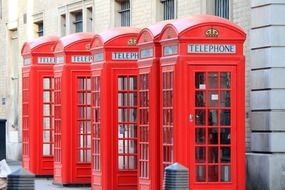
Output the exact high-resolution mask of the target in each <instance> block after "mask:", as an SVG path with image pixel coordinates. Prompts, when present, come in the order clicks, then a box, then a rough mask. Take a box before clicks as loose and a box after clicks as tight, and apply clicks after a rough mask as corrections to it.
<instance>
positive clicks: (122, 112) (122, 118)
mask: <svg viewBox="0 0 285 190" xmlns="http://www.w3.org/2000/svg"><path fill="white" fill-rule="evenodd" d="M127 118H128V110H127V109H123V108H122V109H118V121H119V122H127Z"/></svg>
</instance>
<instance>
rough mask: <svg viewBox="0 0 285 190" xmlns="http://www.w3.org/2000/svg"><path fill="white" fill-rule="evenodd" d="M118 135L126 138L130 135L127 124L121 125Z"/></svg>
mask: <svg viewBox="0 0 285 190" xmlns="http://www.w3.org/2000/svg"><path fill="white" fill-rule="evenodd" d="M118 137H119V138H126V137H128V131H127V125H119V128H118Z"/></svg>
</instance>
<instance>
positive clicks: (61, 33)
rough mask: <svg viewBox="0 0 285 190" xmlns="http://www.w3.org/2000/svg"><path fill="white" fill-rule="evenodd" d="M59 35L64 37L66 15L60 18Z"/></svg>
mask: <svg viewBox="0 0 285 190" xmlns="http://www.w3.org/2000/svg"><path fill="white" fill-rule="evenodd" d="M60 35H61V36H65V35H66V15H65V14H63V15H61V16H60Z"/></svg>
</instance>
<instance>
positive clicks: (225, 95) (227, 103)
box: [221, 90, 231, 107]
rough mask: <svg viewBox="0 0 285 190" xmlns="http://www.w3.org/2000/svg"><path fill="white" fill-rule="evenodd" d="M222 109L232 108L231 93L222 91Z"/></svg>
mask: <svg viewBox="0 0 285 190" xmlns="http://www.w3.org/2000/svg"><path fill="white" fill-rule="evenodd" d="M221 107H231V92H230V91H228V90H227V91H221Z"/></svg>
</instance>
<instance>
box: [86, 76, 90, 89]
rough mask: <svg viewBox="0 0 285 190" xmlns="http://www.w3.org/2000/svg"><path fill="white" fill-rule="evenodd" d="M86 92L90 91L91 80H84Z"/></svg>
mask: <svg viewBox="0 0 285 190" xmlns="http://www.w3.org/2000/svg"><path fill="white" fill-rule="evenodd" d="M86 90H88V91H89V90H91V79H90V78H86Z"/></svg>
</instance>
